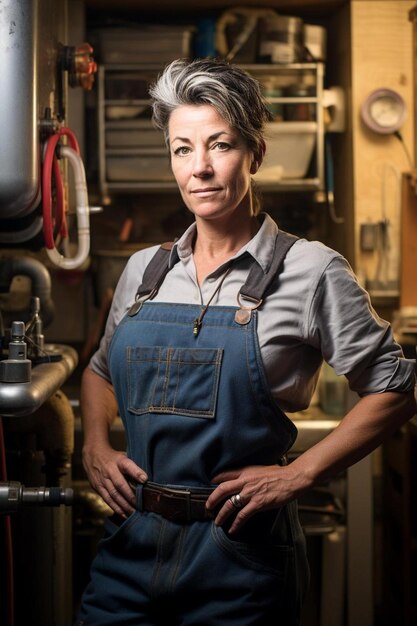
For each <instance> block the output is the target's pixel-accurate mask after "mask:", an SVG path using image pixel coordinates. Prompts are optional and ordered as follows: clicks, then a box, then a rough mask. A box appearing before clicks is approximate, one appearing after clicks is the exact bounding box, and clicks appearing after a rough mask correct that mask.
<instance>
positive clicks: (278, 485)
mask: <svg viewBox="0 0 417 626" xmlns="http://www.w3.org/2000/svg"><path fill="white" fill-rule="evenodd" d="M212 482H213V483H215V484H216V483H219V485H218V487H216V489H215V490H214V491H213V493H212V494H211V495H210V497H209V498H208V500H207V508H208V509H216V508H219V506H220V509H219V511H218V513H217V516H216V519H215V520H214V522H215V524H217V525H218V526H222V525H223V524H224V523H225V522H226V520H227V519H228V518H229V517H230V516H231V515H233V516H235V517H234V520H233V522H232V524H231V526H230V528H229V533H230V534H232V533H234V532H236V531H237V530H239V529H240V528H241V527H242V526H243V525H244V524H245V522H247V520H248V519H249V518H250V517H252V516H253V515H255V513H259V512H260V511H267V510H271V509H279V508H280V507H281V506H283V505H284V504H287V503H288V502H290V501H291V500H293V499H294V498H295V497H297V495H298V490H297V489H296V483H297V482H298V481H297V480H296V476H295V475H294V472H293V471H292V469H291V466H289V465H285V466H283V467H281V466H278V465H267V466H265V465H254V466H249V467H244V468H241V469H236V470H230V471H226V472H222V473H221V474H218V475H217V476H215V477H214V478H213V480H212ZM233 496H237V498H236V497H233ZM222 503H223V505H222Z"/></svg>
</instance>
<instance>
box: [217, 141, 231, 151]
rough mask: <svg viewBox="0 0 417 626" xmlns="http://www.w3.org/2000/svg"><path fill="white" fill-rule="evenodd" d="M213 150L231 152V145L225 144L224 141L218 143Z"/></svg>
mask: <svg viewBox="0 0 417 626" xmlns="http://www.w3.org/2000/svg"><path fill="white" fill-rule="evenodd" d="M213 148H217V150H221V151H222V152H223V151H225V150H229V148H230V144H228V143H224V142H223V141H218V142H217V143H215V144H214V146H213Z"/></svg>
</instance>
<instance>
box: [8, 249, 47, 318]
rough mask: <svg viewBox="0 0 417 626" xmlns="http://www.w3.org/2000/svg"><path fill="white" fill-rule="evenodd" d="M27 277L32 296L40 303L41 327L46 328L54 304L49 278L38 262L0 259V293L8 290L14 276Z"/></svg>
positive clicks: (24, 258)
mask: <svg viewBox="0 0 417 626" xmlns="http://www.w3.org/2000/svg"><path fill="white" fill-rule="evenodd" d="M20 275H22V276H27V277H28V278H30V280H31V282H32V296H37V297H38V298H39V300H40V303H41V316H42V322H43V325H44V326H45V327H46V326H48V325H49V324H50V323H51V322H52V319H53V316H54V303H53V302H52V298H51V277H50V274H49V272H48V270H47V268H46V267H45V265H43V263H41V262H40V261H38V260H37V259H34V258H32V257H28V256H25V257H17V256H11V257H3V258H0V292H1V291H2V290H3V291H5V290H6V289H7V290H8V288H9V286H10V283H11V281H12V279H13V278H14V277H15V276H20Z"/></svg>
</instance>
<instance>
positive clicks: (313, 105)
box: [97, 63, 324, 202]
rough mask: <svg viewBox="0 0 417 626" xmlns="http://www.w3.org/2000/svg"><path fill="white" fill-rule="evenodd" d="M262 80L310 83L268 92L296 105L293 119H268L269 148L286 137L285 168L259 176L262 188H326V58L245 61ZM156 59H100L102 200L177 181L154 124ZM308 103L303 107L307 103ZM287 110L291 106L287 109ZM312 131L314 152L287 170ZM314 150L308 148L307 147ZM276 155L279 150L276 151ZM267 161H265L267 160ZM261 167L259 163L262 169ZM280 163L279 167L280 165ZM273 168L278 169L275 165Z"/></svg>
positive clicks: (167, 187)
mask: <svg viewBox="0 0 417 626" xmlns="http://www.w3.org/2000/svg"><path fill="white" fill-rule="evenodd" d="M242 67H243V68H244V69H245V70H246V71H248V72H250V73H251V74H253V75H254V76H255V77H256V78H257V79H258V80H259V82H260V83H261V84H262V85H263V84H264V83H265V84H267V83H269V84H270V83H271V81H273V83H274V85H275V86H276V87H277V88H278V90H279V91H280V92H281V91H282V92H283V93H285V90H286V89H287V88H288V86H290V85H294V84H297V83H299V84H302V85H305V86H307V87H308V88H309V93H308V95H307V96H289V95H286V94H285V95H280V96H278V97H275V96H273V95H272V96H271V95H269V94H268V95H267V99H268V102H269V103H270V105H271V107H275V110H276V109H277V107H278V108H281V107H282V108H284V110H285V109H288V107H294V109H293V110H294V111H295V115H291V119H292V121H286V120H285V119H283V120H281V119H278V120H276V121H274V122H272V123H271V124H270V130H271V132H273V134H274V141H275V143H274V144H273V146H272V147H271V146H269V148H270V150H269V154H273V155H275V154H276V152H277V151H278V152H279V149H280V146H281V145H282V144H281V141H282V142H283V141H284V137H285V142H286V149H285V151H284V152H285V154H284V155H283V157H282V159H283V161H282V162H283V165H282V166H281V170H283V171H282V174H277V175H275V174H274V173H273V174H272V175H270V176H265V175H262V176H260V177H259V179H257V183H258V185H259V186H260V187H261V189H262V190H264V191H272V192H281V191H303V190H304V191H321V190H323V189H324V119H323V106H322V102H323V80H324V65H323V64H322V63H298V64H289V65H271V64H254V65H242ZM161 69H162V68H161V67H160V66H156V65H144V64H141V65H131V64H130V65H102V66H101V67H100V68H99V72H98V106H97V113H98V115H97V117H98V149H99V188H100V194H101V196H102V200H103V202H106V199H108V198H109V197H110V196H111V195H112V193H113V194H114V193H118V194H121V193H140V192H149V193H155V192H174V191H176V190H177V186H176V183H175V180H174V177H173V175H172V174H171V171H170V167H169V159H168V155H167V150H166V147H165V145H164V140H163V137H162V133H160V132H159V131H156V130H155V129H153V127H152V123H151V120H150V106H149V100H148V99H147V97H146V94H147V87H148V86H149V83H151V82H153V81H154V80H155V79H156V77H157V75H158V74H159V72H160V71H161ZM303 107H304V109H303ZM306 107H308V110H309V112H310V117H309V118H308V122H306V120H305V119H298V118H297V110H298V111H299V110H300V108H301V109H303V110H305V109H306ZM288 110H291V108H290V109H288ZM307 135H308V136H309V142H310V148H309V150H310V149H311V157H307V159H308V168H306V172H305V173H304V172H303V175H299V176H295V177H294V176H291V177H289V176H286V173H285V166H286V160H287V159H288V155H289V154H290V153H293V154H294V153H296V152H297V150H298V151H299V154H300V155H304V156H305V154H306V148H305V147H304V144H303V141H304V139H305V138H307ZM308 154H310V152H308ZM274 158H275V156H274ZM263 167H264V166H263ZM262 169H263V168H261V170H262ZM278 169H279V167H278V168H277V170H278ZM271 172H274V170H273V168H272V169H271Z"/></svg>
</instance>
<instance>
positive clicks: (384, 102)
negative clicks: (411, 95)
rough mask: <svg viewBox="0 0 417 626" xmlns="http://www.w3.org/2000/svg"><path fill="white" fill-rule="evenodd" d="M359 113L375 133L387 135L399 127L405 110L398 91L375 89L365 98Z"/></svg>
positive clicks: (404, 116)
mask: <svg viewBox="0 0 417 626" xmlns="http://www.w3.org/2000/svg"><path fill="white" fill-rule="evenodd" d="M361 114H362V119H363V121H364V123H365V125H366V126H367V127H368V128H370V129H371V130H373V131H374V132H375V133H381V134H383V135H388V134H389V133H395V132H396V131H397V130H399V129H400V128H401V126H402V125H403V123H404V121H405V118H406V114H407V111H406V105H405V101H404V99H403V97H402V96H400V94H399V93H397V92H396V91H393V90H392V89H376V90H375V91H373V92H372V93H370V94H369V96H368V97H367V98H366V100H365V102H364V103H363V105H362V109H361Z"/></svg>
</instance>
